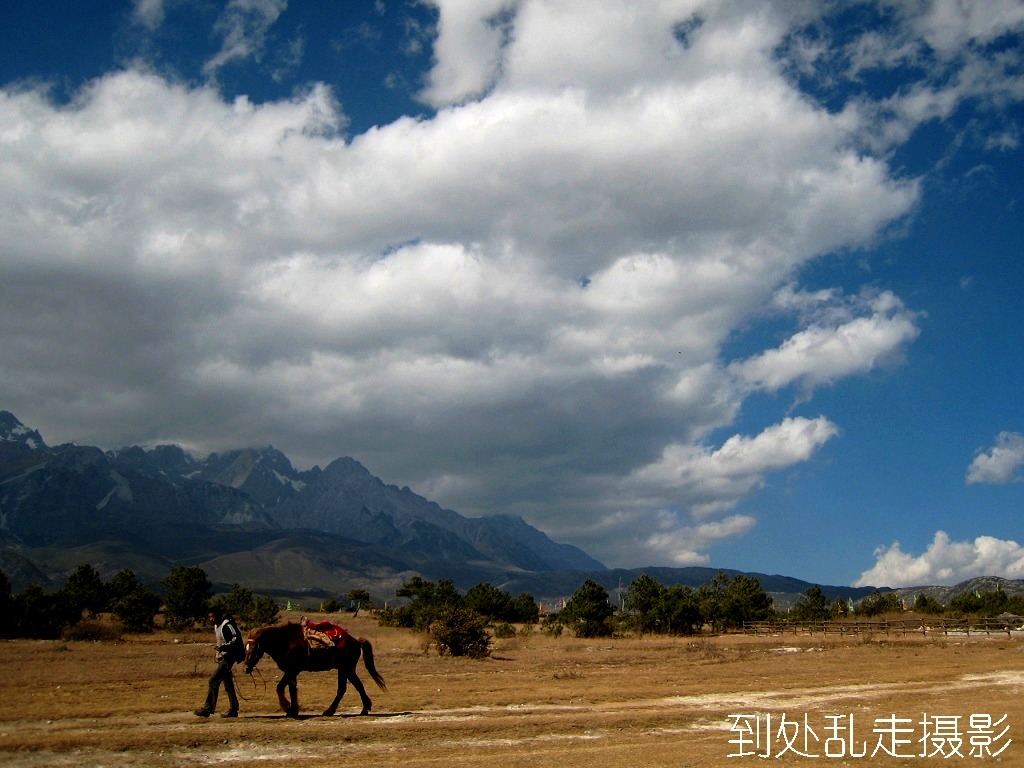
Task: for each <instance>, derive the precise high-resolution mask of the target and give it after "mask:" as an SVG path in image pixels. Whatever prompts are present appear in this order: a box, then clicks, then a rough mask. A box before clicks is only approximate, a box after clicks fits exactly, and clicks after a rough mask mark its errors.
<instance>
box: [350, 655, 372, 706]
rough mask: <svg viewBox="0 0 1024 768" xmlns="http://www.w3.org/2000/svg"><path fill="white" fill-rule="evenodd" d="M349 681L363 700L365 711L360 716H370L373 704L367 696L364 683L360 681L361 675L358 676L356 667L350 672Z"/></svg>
mask: <svg viewBox="0 0 1024 768" xmlns="http://www.w3.org/2000/svg"><path fill="white" fill-rule="evenodd" d="M348 679H349V682H350V683H352V687H353V688H355V689H356V693H358V694H359V698H360V699H362V700H363V711H362V712H360V713H359V714H360V715H368V714H370V709H371V708H372V707H373V702H372V701H370V697H369V696H367V695H366V689H365V688H364V687H363V681H362V680H360V679H359V675H357V674H356V668H355V667H354V666H353V667H352V669H350V670H349V671H348Z"/></svg>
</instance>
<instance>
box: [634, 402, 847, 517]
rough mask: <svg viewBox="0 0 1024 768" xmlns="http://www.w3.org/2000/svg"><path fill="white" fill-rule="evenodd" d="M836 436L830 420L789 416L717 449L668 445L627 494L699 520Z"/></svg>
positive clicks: (726, 506)
mask: <svg viewBox="0 0 1024 768" xmlns="http://www.w3.org/2000/svg"><path fill="white" fill-rule="evenodd" d="M837 434H838V428H837V427H836V425H835V424H832V423H831V422H830V421H829V420H828V419H826V418H824V417H821V416H819V417H818V418H816V419H805V418H789V419H786V420H784V421H783V422H781V423H780V424H776V425H774V426H772V427H769V428H767V429H766V430H764V432H762V433H761V434H759V435H757V436H756V437H753V438H749V437H744V436H742V435H734V436H733V437H730V438H729V439H728V440H726V441H725V442H724V443H723V444H722V447H721V448H719V449H717V450H713V451H712V450H708V449H705V448H702V447H700V446H696V445H679V444H671V445H668V446H666V448H665V449H664V451H663V452H662V455H661V457H660V458H659V459H658V460H657V461H655V462H653V463H651V464H648V465H647V466H645V467H642V468H640V469H637V470H635V471H634V472H633V473H632V474H631V476H630V477H629V478H628V479H627V480H626V482H625V490H626V495H627V496H629V497H632V498H638V499H644V501H645V502H646V503H649V504H650V503H652V502H654V500H655V499H658V498H660V499H661V503H662V504H666V505H673V506H684V507H687V508H689V509H690V510H692V512H693V513H694V515H695V516H696V517H698V518H704V517H707V516H708V515H710V514H713V513H717V512H721V511H722V510H725V509H730V508H732V507H733V506H735V505H736V504H737V503H738V502H739V501H740V500H742V499H744V498H746V497H747V496H749V495H750V494H751V493H752V492H753V491H754V490H756V489H757V488H759V487H761V485H762V484H763V482H764V477H765V475H767V474H768V473H770V472H776V471H779V470H782V469H785V468H787V467H790V466H792V465H794V464H797V463H800V462H804V461H807V460H808V459H810V458H811V456H812V455H813V454H814V452H815V451H816V450H817V449H818V448H820V447H821V446H822V445H824V444H825V443H826V442H827V441H828V440H830V439H831V438H833V437H835V436H836V435H837Z"/></svg>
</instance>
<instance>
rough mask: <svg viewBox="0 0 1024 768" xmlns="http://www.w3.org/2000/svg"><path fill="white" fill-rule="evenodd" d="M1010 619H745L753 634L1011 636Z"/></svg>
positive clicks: (746, 626) (1013, 628)
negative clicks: (1003, 634) (994, 634)
mask: <svg viewBox="0 0 1024 768" xmlns="http://www.w3.org/2000/svg"><path fill="white" fill-rule="evenodd" d="M1016 623H1018V622H1008V621H1007V620H1006V619H999V618H995V619H944V618H938V617H936V618H932V619H929V620H927V621H922V620H921V619H895V620H892V619H890V620H883V621H861V620H842V621H745V622H743V631H744V632H745V633H747V634H750V635H778V634H785V633H795V634H805V635H814V634H822V635H830V634H834V635H869V634H885V635H891V634H901V635H903V636H906V635H915V634H916V635H923V636H925V637H927V636H929V635H933V636H934V635H967V636H970V635H971V634H975V635H979V634H984V635H991V634H993V633H1001V632H1005V633H1006V635H1007V637H1009V636H1010V634H1011V632H1012V631H1013V630H1015V629H1017V627H1016V626H1014V624H1016Z"/></svg>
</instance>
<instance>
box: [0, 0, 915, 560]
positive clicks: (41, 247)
mask: <svg viewBox="0 0 1024 768" xmlns="http://www.w3.org/2000/svg"><path fill="white" fill-rule="evenodd" d="M437 6H438V8H439V9H440V12H441V27H440V29H441V32H440V35H441V36H440V38H439V39H438V41H437V45H436V46H435V58H436V60H435V63H434V65H433V69H432V72H431V79H430V81H429V86H428V88H427V91H426V92H425V94H424V96H425V98H427V99H428V100H429V102H430V103H432V104H435V105H438V106H439V109H438V111H437V112H436V114H433V115H430V116H428V117H423V118H419V119H413V118H403V119H400V120H397V121H395V122H393V123H391V124H388V125H382V126H379V127H376V128H373V129H372V130H369V131H368V132H366V133H364V134H361V135H357V136H354V137H352V138H351V140H349V141H346V140H345V139H343V138H341V137H339V136H338V135H337V131H338V128H339V127H340V126H342V125H344V123H345V116H344V114H343V113H342V112H341V108H340V106H339V105H338V103H337V101H336V100H335V98H334V96H333V94H332V93H331V90H330V89H329V88H328V87H326V86H315V87H311V88H309V89H308V90H306V91H304V92H303V93H302V94H301V95H299V96H296V97H295V98H294V99H291V100H284V101H279V102H269V103H264V104H254V103H251V102H250V101H249V100H247V99H245V98H242V97H240V98H237V99H234V100H231V101H227V100H224V99H223V98H221V96H220V95H219V94H218V92H217V91H216V90H215V89H213V88H210V87H205V88H190V87H186V86H184V85H180V84H176V83H173V82H169V81H167V80H165V79H161V78H159V77H156V76H154V75H152V74H148V73H145V72H141V71H137V70H134V69H128V70H125V71H122V72H118V73H112V74H109V75H107V76H105V77H102V78H99V79H98V80H96V81H95V82H94V83H92V84H90V85H89V86H88V87H87V88H85V89H83V90H82V91H81V92H80V93H79V94H78V95H77V97H76V98H75V99H74V101H73V102H72V103H70V104H68V105H56V104H53V103H52V102H50V101H49V100H48V99H47V98H46V95H45V94H44V93H42V92H37V91H28V90H24V89H20V90H4V91H3V92H0V158H2V161H0V162H2V164H3V173H2V174H0V231H3V232H4V239H5V251H4V258H3V260H2V263H0V313H2V314H0V320H2V321H3V326H4V328H5V329H11V330H10V331H7V330H5V333H4V334H2V337H0V357H2V359H3V360H4V361H5V363H4V364H5V371H11V372H13V371H16V372H17V374H16V375H14V374H12V375H9V376H5V377H4V384H3V389H2V391H0V395H2V396H3V399H4V402H3V407H5V408H7V409H10V410H13V411H14V412H15V413H17V414H18V416H19V417H20V418H22V419H23V420H24V421H26V422H27V423H30V424H32V426H34V427H39V428H41V429H42V430H43V431H44V435H45V436H46V437H47V439H48V440H52V439H74V440H77V441H79V442H92V443H97V444H100V445H104V446H107V447H118V446H119V445H120V444H123V443H127V442H133V441H139V442H145V441H147V440H148V439H149V438H150V437H151V436H152V435H159V436H160V437H161V438H162V439H178V440H181V441H190V442H195V443H196V444H198V445H199V446H201V447H207V448H212V449H217V448H225V447H236V446H238V445H245V444H265V443H266V442H268V441H270V440H272V441H273V442H274V444H275V445H277V446H278V447H280V448H282V449H283V450H285V451H286V452H287V453H289V455H291V456H293V458H295V460H296V461H297V463H299V464H307V465H308V464H311V463H313V462H321V463H322V462H324V461H328V460H330V459H333V458H334V457H336V456H338V455H340V454H350V455H353V456H356V457H358V458H359V459H360V460H362V461H363V462H364V463H366V465H367V466H368V467H370V468H371V470H372V471H374V472H375V473H377V474H379V475H381V476H382V477H384V478H385V479H387V480H388V481H390V482H399V483H402V484H409V485H410V486H412V487H414V488H416V489H417V490H421V492H425V493H429V492H432V491H433V490H436V491H437V494H438V495H437V496H436V497H435V498H436V499H437V500H438V501H439V502H441V503H443V504H445V505H446V506H450V507H452V508H454V509H458V510H459V511H462V512H465V513H469V514H478V513H487V512H495V511H507V512H519V513H522V514H524V515H525V516H526V517H527V518H528V519H529V520H531V521H532V522H535V523H537V524H539V525H542V526H543V527H545V529H546V530H549V531H551V532H552V533H553V534H555V535H562V534H566V533H569V532H571V531H573V530H576V531H579V532H580V533H579V536H580V537H581V538H577V539H573V540H576V541H583V538H582V537H584V536H586V535H587V534H586V533H585V531H586V530H604V528H602V526H601V525H599V523H600V522H601V521H605V520H608V521H614V520H616V519H619V518H617V517H616V515H624V516H626V518H628V519H630V520H634V521H649V520H651V519H652V516H654V517H656V518H657V520H658V521H659V523H658V525H659V527H658V528H657V531H656V533H654V534H651V535H650V536H646V535H645V536H641V537H639V538H638V539H637V541H636V544H635V546H632V545H631V546H630V547H624V548H623V549H622V550H618V551H619V552H620V553H621V554H618V555H616V554H615V553H616V551H617V550H615V549H614V548H613V547H612V546H611V544H610V543H609V542H611V541H612V539H604V540H601V541H598V540H597V539H587V542H591V541H592V542H593V543H594V546H595V550H594V551H595V553H597V554H599V556H602V557H607V558H608V560H609V562H611V563H612V564H615V563H616V562H622V561H623V560H624V559H626V558H628V559H629V560H631V561H633V562H638V561H642V560H643V559H646V557H645V553H649V555H650V557H652V558H654V557H656V556H661V555H664V556H666V557H670V558H671V559H672V560H673V561H674V562H699V561H701V560H702V559H703V558H705V557H706V552H705V549H706V548H707V547H709V546H711V545H712V544H713V543H714V542H715V541H720V540H722V539H725V538H729V537H732V536H737V535H742V533H744V532H745V531H748V530H749V529H750V527H751V526H752V525H753V524H754V521H753V517H751V516H749V515H740V514H735V515H731V516H729V515H725V513H726V512H728V511H729V510H732V509H734V508H735V507H736V506H737V505H738V504H740V503H741V502H742V501H743V500H745V499H748V498H750V497H751V495H752V494H754V493H756V491H757V489H758V488H760V487H762V486H763V484H764V483H765V482H766V478H767V477H768V476H769V475H770V473H772V472H777V471H783V470H785V469H787V468H789V467H792V466H795V465H797V464H799V463H801V462H805V461H808V460H810V459H811V458H813V457H814V455H815V454H816V452H817V451H818V450H819V449H820V448H821V446H823V445H824V444H825V443H826V442H827V441H828V440H830V439H831V438H832V437H834V436H835V435H836V434H837V433H838V426H837V425H836V424H834V423H833V422H832V421H831V420H829V418H828V417H826V416H821V417H819V418H815V419H806V418H796V417H794V418H790V419H786V420H784V421H782V422H780V423H778V424H775V425H772V426H761V427H758V428H757V429H760V430H761V431H760V433H758V434H755V435H754V436H753V437H749V436H742V435H735V436H734V437H732V438H730V439H729V440H726V441H725V442H724V443H723V444H722V445H721V447H718V448H713V447H709V440H710V435H711V434H712V433H713V432H714V431H715V430H723V429H729V428H731V427H732V426H733V423H734V421H735V419H736V416H737V414H738V413H739V412H740V410H741V408H742V405H743V403H744V400H745V398H747V397H748V396H750V394H751V392H752V391H754V390H756V389H764V390H772V391H774V390H778V389H780V388H783V387H787V386H794V385H796V386H800V387H802V388H803V390H804V392H803V394H804V395H805V396H806V395H809V394H810V393H812V392H813V390H814V388H815V387H818V386H821V385H823V384H828V383H830V382H832V381H835V380H837V379H840V378H844V377H848V376H853V375H857V374H861V373H864V372H866V371H870V370H872V369H873V368H874V367H875V366H877V365H879V364H880V363H882V362H884V361H886V360H889V359H893V358H895V357H898V355H899V353H900V351H901V350H902V349H903V348H904V347H905V346H906V345H907V344H909V343H910V342H911V341H912V340H913V339H914V338H915V336H916V334H917V326H916V318H917V316H916V315H915V313H914V312H913V311H912V310H911V309H908V308H907V307H905V306H904V305H903V303H902V302H901V301H900V299H899V298H898V297H896V296H894V295H892V294H890V293H887V292H876V293H873V294H868V293H864V294H859V295H856V296H853V297H848V296H846V295H845V294H844V293H843V292H842V291H840V290H838V289H835V290H825V291H822V292H815V293H803V292H801V291H800V290H799V288H793V287H792V286H793V281H794V280H797V279H798V278H799V275H800V271H801V268H802V267H804V266H805V265H806V264H808V263H809V262H810V261H811V260H812V259H815V258H818V257H821V256H822V255H824V254H829V253H831V252H832V251H834V250H836V249H841V248H845V247H850V246H856V245H859V244H863V243H870V242H871V241H872V240H873V239H874V238H876V237H877V236H878V234H879V232H880V231H881V230H883V229H884V228H885V227H887V226H888V225H889V224H890V223H892V222H893V221H896V220H899V219H900V218H901V217H904V216H905V215H906V214H908V213H909V212H910V211H911V210H912V209H913V207H914V205H915V204H916V202H917V199H918V195H919V190H918V187H917V185H916V184H915V183H914V182H913V181H906V180H899V179H895V178H894V177H893V175H892V174H891V173H890V171H889V168H888V167H887V165H886V162H885V159H884V157H873V156H871V155H870V154H867V153H865V152H863V151H861V150H860V149H858V148H857V139H858V138H859V137H860V136H861V135H862V133H863V131H864V130H866V129H867V128H868V127H869V123H868V122H866V121H867V118H866V117H864V115H866V114H867V112H866V111H865V112H863V113H856V112H851V113H847V114H838V115H837V114H832V113H830V112H828V111H827V110H824V109H821V108H818V107H816V106H815V105H814V104H813V102H811V101H810V100H809V99H808V98H807V97H806V96H805V95H804V94H802V93H800V92H799V91H797V90H796V89H795V88H794V86H793V84H792V83H791V82H790V81H789V80H788V79H787V78H786V77H785V76H784V74H783V72H782V71H781V68H782V64H781V63H780V62H779V61H778V60H777V59H776V58H775V53H774V52H775V51H776V50H777V49H778V46H779V44H780V42H781V41H782V39H783V38H784V36H785V35H786V34H787V31H788V26H787V25H788V23H789V20H788V19H787V18H786V17H785V15H784V14H783V13H782V12H781V11H779V10H778V9H777V8H774V7H773V6H764V7H763V8H762V7H761V6H760V5H759V6H757V7H755V6H747V5H744V4H730V3H726V4H716V3H711V2H684V1H683V0H677V1H675V2H672V1H669V0H666V2H659V3H642V4H623V3H621V2H617V1H616V2H592V1H590V0H588V2H582V0H580V1H579V2H565V3H545V2H535V1H534V0H519V2H516V3H511V2H500V1H498V0H489V1H488V2H486V3H455V2H454V1H453V0H444V1H443V2H440V1H439V2H437ZM284 7H285V5H284V2H283V1H280V0H266V1H265V2H256V0H250V1H249V2H241V1H240V0H235V1H234V2H232V3H230V4H229V5H228V7H227V8H226V10H225V12H224V16H223V20H222V22H221V24H220V25H219V26H218V28H217V31H218V33H219V34H221V35H222V37H223V40H224V43H223V48H222V49H221V51H220V52H219V53H218V55H217V56H216V57H215V58H213V59H211V60H210V61H209V62H208V64H207V72H208V73H210V74H212V75H216V73H217V71H218V70H219V68H220V67H222V66H225V65H226V64H228V63H229V62H236V63H237V62H246V61H253V60H255V59H258V58H259V57H260V56H261V55H262V54H263V51H264V47H265V46H266V45H267V42H268V39H269V37H270V36H269V31H270V29H271V27H272V26H273V25H274V23H275V22H276V20H277V18H278V16H279V15H280V14H281V13H282V11H283V10H284ZM159 8H160V6H158V5H157V4H144V3H140V4H138V5H136V12H137V13H138V14H139V15H140V17H142V16H144V17H145V18H148V19H150V20H151V21H152V22H153V23H156V20H157V19H158V18H159V16H158V13H157V11H158V10H159ZM503 13H504V14H505V15H502V14H503ZM496 16H500V17H501V24H490V23H488V21H487V20H488V19H494V18H496ZM687 21H691V22H692V24H690V26H689V27H688V29H689V30H690V32H689V34H688V37H687V40H686V45H685V46H684V45H683V44H682V43H681V42H680V41H679V40H677V39H676V37H675V35H674V30H676V29H677V26H676V25H677V24H679V23H680V22H687ZM502 24H504V25H505V26H501V25H502ZM306 55H309V52H306ZM871 117H872V118H873V117H874V116H873V115H872V116H871ZM858 120H863V121H865V122H858ZM787 287H788V288H787ZM780 289H783V292H785V291H786V290H788V291H789V293H788V298H780V297H781V296H782V294H780V293H779V291H780ZM769 313H785V317H786V318H787V319H791V320H792V322H793V323H794V324H795V325H796V330H794V332H793V333H792V334H791V336H790V338H789V339H788V340H787V341H786V342H784V343H783V344H781V345H780V346H778V347H776V348H769V349H761V350H755V351H753V352H751V353H750V354H749V355H748V356H747V357H746V359H744V360H741V361H738V362H736V363H735V364H734V365H732V366H730V365H728V363H727V361H723V358H722V355H723V345H724V344H725V343H726V341H727V340H728V339H729V338H730V336H731V335H732V334H733V333H734V332H735V331H736V330H737V329H738V328H741V327H744V326H745V325H746V324H749V323H756V322H757V321H758V320H759V319H761V318H763V317H764V316H765V315H767V314H769ZM775 316H777V314H776V315H775ZM757 429H755V432H756V431H757ZM733 431H735V429H734V428H733ZM53 433H56V434H55V435H54V434H53ZM665 510H674V511H670V512H665ZM723 515H725V516H723ZM601 547H603V549H601Z"/></svg>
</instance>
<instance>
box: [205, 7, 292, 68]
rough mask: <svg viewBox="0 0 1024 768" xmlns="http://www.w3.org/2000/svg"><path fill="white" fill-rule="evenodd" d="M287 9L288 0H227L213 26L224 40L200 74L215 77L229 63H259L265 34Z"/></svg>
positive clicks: (264, 43) (264, 42)
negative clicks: (250, 61)
mask: <svg viewBox="0 0 1024 768" xmlns="http://www.w3.org/2000/svg"><path fill="white" fill-rule="evenodd" d="M287 7H288V0H229V1H228V4H227V6H226V7H225V8H224V11H223V12H222V13H221V15H220V18H219V19H218V20H217V23H216V25H215V30H216V31H217V32H218V33H219V34H220V36H221V37H222V39H223V42H222V44H221V49H220V51H218V52H217V54H216V55H215V56H214V57H213V58H211V59H210V60H209V61H207V62H206V65H205V66H204V67H203V71H204V72H205V73H206V74H207V75H208V76H210V77H216V75H217V72H218V70H220V69H221V68H222V67H223V66H224V65H225V64H228V63H230V62H240V61H245V60H247V59H254V60H256V61H259V60H260V59H261V58H262V57H263V51H264V48H265V45H266V37H267V32H268V31H269V30H270V28H271V27H272V26H273V25H274V22H276V21H277V17H278V16H280V15H281V14H282V13H283V12H284V10H285V8H287Z"/></svg>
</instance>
